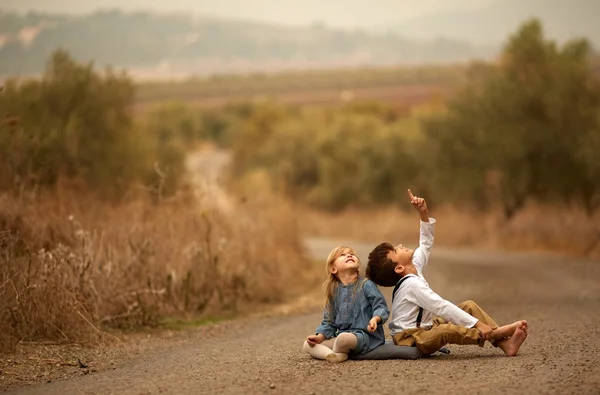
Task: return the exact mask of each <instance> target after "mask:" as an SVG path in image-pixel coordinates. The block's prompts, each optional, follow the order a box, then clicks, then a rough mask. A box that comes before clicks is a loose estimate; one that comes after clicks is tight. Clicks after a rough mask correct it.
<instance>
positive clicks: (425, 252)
mask: <svg viewBox="0 0 600 395" xmlns="http://www.w3.org/2000/svg"><path fill="white" fill-rule="evenodd" d="M434 235H435V218H429V222H423V221H421V229H420V234H419V247H418V248H417V249H416V250H415V253H414V254H413V264H414V265H415V267H416V268H417V270H418V271H419V273H421V272H422V271H423V268H424V267H425V266H426V265H427V262H429V255H430V254H431V249H432V248H433V239H434Z"/></svg>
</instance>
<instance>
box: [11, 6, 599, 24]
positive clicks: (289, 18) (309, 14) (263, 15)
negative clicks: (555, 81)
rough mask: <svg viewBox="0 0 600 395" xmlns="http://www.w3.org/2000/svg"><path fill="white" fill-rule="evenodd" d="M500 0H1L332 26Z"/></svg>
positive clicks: (80, 10)
mask: <svg viewBox="0 0 600 395" xmlns="http://www.w3.org/2000/svg"><path fill="white" fill-rule="evenodd" d="M495 1H496V0H418V1H417V0H293V1H292V0H0V8H4V9H12V10H19V11H26V10H29V9H35V10H43V11H51V12H61V13H62V12H68V13H87V12H92V11H94V10H97V9H98V8H104V9H106V8H121V9H126V10H136V9H145V10H153V11H161V12H163V11H192V12H194V13H200V14H212V15H218V16H224V17H233V18H243V19H253V20H261V21H269V22H275V23H282V24H310V23H312V22H314V21H322V22H325V23H326V24H328V25H330V26H341V27H354V26H365V27H372V26H379V25H386V24H390V23H394V22H398V21H400V20H404V19H410V18H413V17H416V16H418V15H422V14H425V13H429V12H435V11H441V10H447V9H449V8H454V9H464V8H476V7H478V6H482V5H486V4H489V3H493V2H495ZM599 1H600V0H599Z"/></svg>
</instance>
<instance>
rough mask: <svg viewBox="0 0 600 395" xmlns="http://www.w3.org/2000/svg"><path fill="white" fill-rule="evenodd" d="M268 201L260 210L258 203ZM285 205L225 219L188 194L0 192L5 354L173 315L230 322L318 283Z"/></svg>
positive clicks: (244, 209) (245, 207)
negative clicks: (157, 199)
mask: <svg viewBox="0 0 600 395" xmlns="http://www.w3.org/2000/svg"><path fill="white" fill-rule="evenodd" d="M258 205H261V206H260V207H258ZM312 268H313V266H312V263H311V261H310V260H309V259H306V258H305V257H304V256H303V254H302V250H301V247H300V244H299V239H298V233H297V226H296V225H295V216H294V215H293V214H292V211H291V210H290V208H289V207H287V206H286V205H284V204H283V203H278V202H273V201H271V202H270V203H269V204H268V205H266V204H261V203H259V202H257V203H249V202H246V203H244V204H236V205H234V206H233V207H230V209H229V210H228V211H227V212H226V213H225V212H223V211H220V210H218V209H216V208H214V207H199V204H198V201H197V200H196V199H195V197H193V196H191V194H190V193H183V192H182V193H181V194H180V195H179V196H177V197H175V198H173V199H171V200H169V201H164V202H161V203H160V204H155V203H152V202H150V201H149V200H148V199H143V198H136V199H130V201H129V202H128V203H123V204H120V205H118V206H115V205H109V204H107V203H102V202H100V201H98V200H96V199H94V198H93V197H90V196H85V195H82V194H74V193H69V192H60V193H54V194H52V195H45V196H35V197H27V198H25V197H21V198H19V199H16V198H14V197H11V196H9V195H1V196H0V339H1V341H0V351H2V350H3V351H11V350H14V347H15V345H16V344H18V343H19V342H26V341H40V340H47V341H54V342H73V341H77V342H96V341H98V339H100V338H102V337H103V336H105V335H106V333H105V332H104V329H106V328H114V327H117V328H130V327H136V326H138V325H154V324H156V323H157V322H158V320H159V319H160V318H161V317H164V316H187V317H192V316H193V317H199V316H219V315H220V316H223V315H231V314H235V313H236V312H237V311H238V310H240V309H242V308H244V309H246V308H247V307H248V306H256V305H259V304H264V303H272V302H280V301H282V300H284V299H286V298H287V297H289V296H291V295H295V294H297V293H298V292H299V291H301V290H303V289H305V288H304V287H306V285H307V284H309V285H310V286H313V285H314V281H315V279H316V277H315V274H314V271H313V270H312Z"/></svg>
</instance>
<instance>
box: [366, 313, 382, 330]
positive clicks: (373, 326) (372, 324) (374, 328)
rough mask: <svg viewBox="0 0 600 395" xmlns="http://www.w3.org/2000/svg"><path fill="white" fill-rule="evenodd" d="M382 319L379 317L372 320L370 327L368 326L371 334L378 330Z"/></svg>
mask: <svg viewBox="0 0 600 395" xmlns="http://www.w3.org/2000/svg"><path fill="white" fill-rule="evenodd" d="M380 319H381V318H379V316H375V317H373V318H371V320H370V321H369V325H367V330H368V331H369V332H375V331H376V330H377V324H379V320H380Z"/></svg>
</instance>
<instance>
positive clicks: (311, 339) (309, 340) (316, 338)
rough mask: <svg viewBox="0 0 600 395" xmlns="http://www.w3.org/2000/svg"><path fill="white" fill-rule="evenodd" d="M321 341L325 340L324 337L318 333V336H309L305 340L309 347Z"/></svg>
mask: <svg viewBox="0 0 600 395" xmlns="http://www.w3.org/2000/svg"><path fill="white" fill-rule="evenodd" d="M323 340H325V335H323V334H322V333H319V334H318V335H310V336H308V337H307V338H306V342H307V343H308V345H309V346H311V347H314V346H315V345H317V344H320V343H322V342H323Z"/></svg>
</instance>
